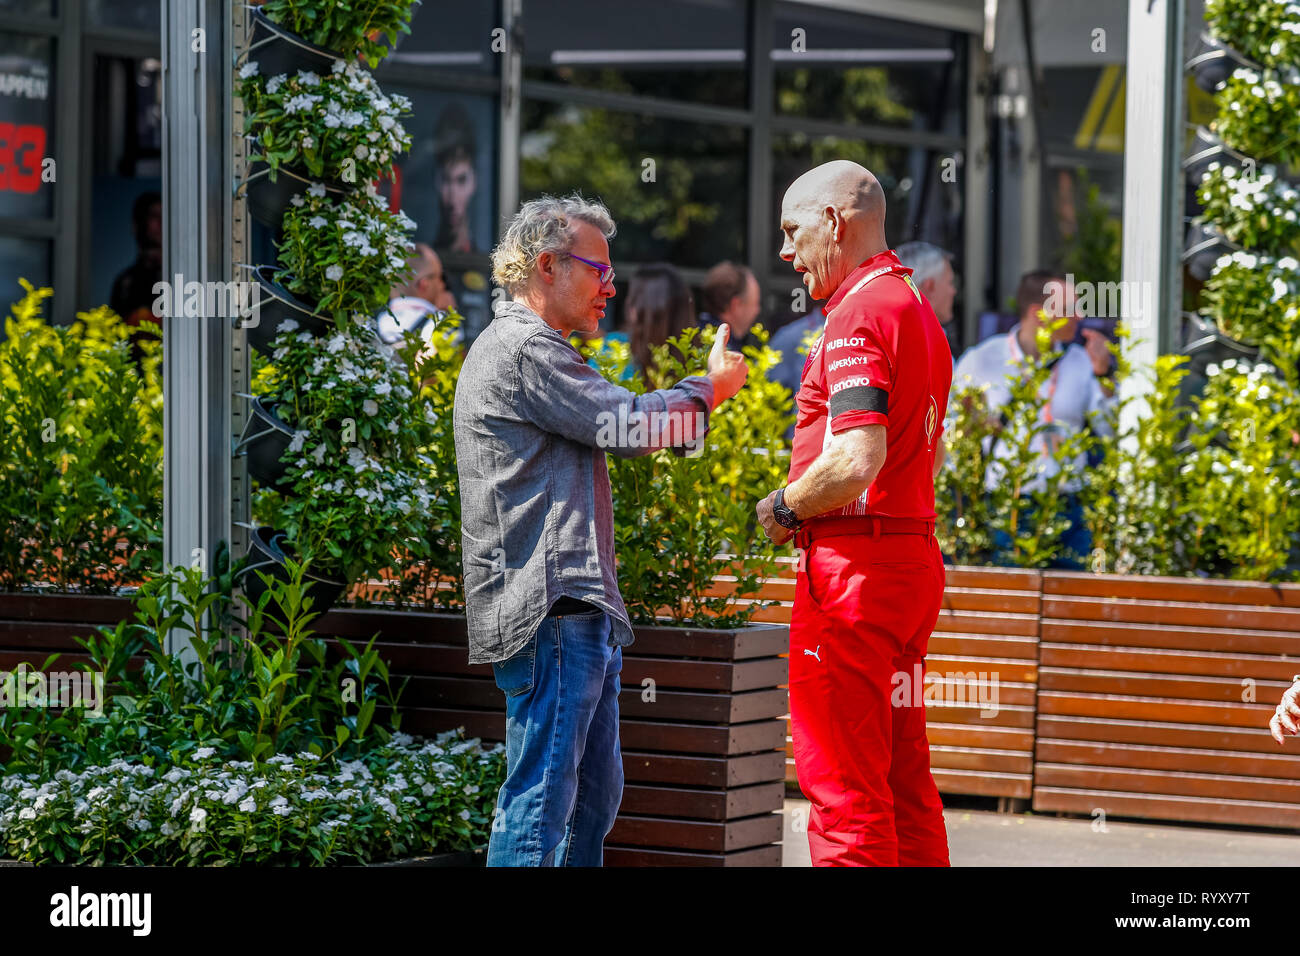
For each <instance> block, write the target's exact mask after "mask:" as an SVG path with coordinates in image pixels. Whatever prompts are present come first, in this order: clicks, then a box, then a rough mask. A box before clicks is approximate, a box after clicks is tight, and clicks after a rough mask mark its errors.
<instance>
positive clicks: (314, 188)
mask: <svg viewBox="0 0 1300 956" xmlns="http://www.w3.org/2000/svg"><path fill="white" fill-rule="evenodd" d="M307 194H308V195H310V196H315V197H316V198H317V199H324V198H325V184H324V183H312V184H311V185H310V186H308V187H307Z"/></svg>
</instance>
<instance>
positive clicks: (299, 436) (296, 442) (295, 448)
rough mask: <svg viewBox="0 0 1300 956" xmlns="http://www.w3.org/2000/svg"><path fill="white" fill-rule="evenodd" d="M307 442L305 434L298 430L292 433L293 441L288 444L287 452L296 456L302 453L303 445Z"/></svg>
mask: <svg viewBox="0 0 1300 956" xmlns="http://www.w3.org/2000/svg"><path fill="white" fill-rule="evenodd" d="M306 441H307V433H306V432H305V431H302V430H299V431H295V432H294V433H293V441H291V442H289V451H290V452H292V453H293V454H295V455H296V454H297V453H298V452H300V451H302V446H303V444H304V443H305V442H306Z"/></svg>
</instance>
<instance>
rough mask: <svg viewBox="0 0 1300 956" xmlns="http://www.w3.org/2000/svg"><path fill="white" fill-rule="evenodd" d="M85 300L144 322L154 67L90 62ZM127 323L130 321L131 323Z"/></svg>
mask: <svg viewBox="0 0 1300 956" xmlns="http://www.w3.org/2000/svg"><path fill="white" fill-rule="evenodd" d="M94 71H95V72H94V77H95V82H94V85H93V97H94V108H93V112H92V115H93V122H94V128H93V130H94V138H93V142H94V143H95V149H94V150H93V151H92V154H91V155H92V157H93V160H92V167H91V169H92V179H91V189H90V197H91V231H90V243H89V248H90V270H89V271H90V276H89V286H88V289H87V294H88V295H89V297H90V301H89V302H86V303H80V304H81V305H83V306H85V305H90V306H94V305H99V304H102V303H110V304H112V305H113V307H114V309H115V310H117V311H118V313H119V314H120V315H122V316H123V318H125V319H127V320H128V321H131V322H132V324H135V322H139V321H148V320H149V316H148V311H149V307H150V306H151V305H152V302H153V298H154V296H153V291H152V290H153V283H154V282H158V281H161V279H162V220H161V210H162V199H161V192H162V153H161V150H162V72H161V71H162V63H161V61H160V60H158V59H157V58H156V57H145V58H141V59H131V58H126V57H107V56H100V57H96V58H95V65H94ZM133 320H134V321H133Z"/></svg>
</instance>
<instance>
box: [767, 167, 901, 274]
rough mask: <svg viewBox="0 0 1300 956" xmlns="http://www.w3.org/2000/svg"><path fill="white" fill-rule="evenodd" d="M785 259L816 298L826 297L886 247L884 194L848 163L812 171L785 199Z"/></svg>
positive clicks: (863, 170)
mask: <svg viewBox="0 0 1300 956" xmlns="http://www.w3.org/2000/svg"><path fill="white" fill-rule="evenodd" d="M781 231H782V233H783V235H784V242H783V243H782V246H781V258H782V259H785V260H786V261H787V262H792V263H793V264H794V267H795V270H796V271H797V272H800V273H804V274H805V276H806V278H805V279H804V282H805V284H807V285H808V287H809V293H810V294H811V295H812V297H813V298H814V299H817V300H822V299H827V298H829V297H830V296H831V295H833V294H834V292H835V289H836V288H838V287H839V285H840V283H841V282H843V281H844V279H845V278H846V277H847V276H848V275H849V273H850V272H852V271H853V270H854V269H856V268H857V267H858V266H859V265H861V264H862V263H863V262H864V261H865V260H867V259H869V258H871V256H874V255H876V254H877V253H880V252H884V251H885V250H886V249H888V248H889V247H888V245H887V243H886V242H885V192H884V190H883V189H881V187H880V181H879V180H877V179H876V177H875V176H873V175H872V174H871V172H870V171H869V170H867V169H866V168H864V167H862V166H860V165H858V164H857V163H854V162H851V161H849V160H847V159H837V160H834V161H832V162H829V163H824V164H823V165H821V166H818V167H816V168H815V169H810V170H809V171H808V172H806V173H804V174H803V175H802V176H800V177H799V178H798V179H796V180H795V181H794V182H793V183H792V184H791V185H790V188H789V189H787V190H786V193H785V197H784V198H783V199H782V201H781Z"/></svg>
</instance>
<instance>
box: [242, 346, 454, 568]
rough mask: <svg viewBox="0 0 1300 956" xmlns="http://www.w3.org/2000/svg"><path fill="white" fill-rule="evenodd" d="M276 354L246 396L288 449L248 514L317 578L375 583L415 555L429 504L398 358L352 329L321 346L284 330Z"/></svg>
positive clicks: (418, 431)
mask: <svg viewBox="0 0 1300 956" xmlns="http://www.w3.org/2000/svg"><path fill="white" fill-rule="evenodd" d="M277 344H278V347H277V348H276V350H275V352H274V353H273V355H272V356H271V360H270V361H265V360H259V361H258V363H257V371H256V374H255V382H254V390H255V392H256V393H257V394H258V395H259V396H260V397H261V399H262V401H263V403H265V404H271V405H273V406H275V407H276V408H277V414H278V415H279V417H280V419H281V420H282V421H283V423H284V426H285V428H286V429H291V430H292V438H290V439H289V441H288V442H287V443H286V445H285V452H286V455H287V456H288V457H287V458H286V459H285V460H284V465H285V470H284V477H283V479H282V480H281V482H280V483H279V484H278V485H277V486H275V487H263V488H261V489H259V490H258V492H257V493H256V496H255V499H254V515H255V517H256V519H257V521H258V522H259V523H260V524H261V525H262V526H264V527H267V528H274V529H275V530H276V531H278V532H281V533H283V535H284V536H285V539H286V540H287V541H289V542H292V546H293V548H294V549H295V550H296V551H297V553H298V554H299V556H300V557H301V558H303V559H306V560H310V561H311V563H312V566H313V567H314V568H315V569H316V571H317V573H323V574H326V575H328V576H330V577H332V578H335V579H337V580H339V581H342V582H346V581H351V580H356V579H358V578H360V579H366V578H368V577H370V576H374V575H377V574H380V573H381V572H383V571H384V570H385V569H387V568H388V567H389V566H390V565H391V563H392V561H393V556H394V554H395V553H396V552H398V551H400V550H401V549H403V548H415V549H416V550H419V544H418V543H419V542H420V541H423V540H424V537H425V534H426V530H427V529H426V525H425V522H426V521H427V520H428V518H429V510H430V506H431V502H432V500H433V499H434V497H435V492H434V491H433V490H432V489H431V488H430V485H429V482H428V473H429V466H428V462H427V461H426V460H425V458H424V456H423V452H422V449H423V448H424V447H425V446H426V445H428V444H430V443H431V442H432V427H433V422H432V418H433V414H432V412H430V411H428V410H427V409H424V408H422V407H421V404H420V402H419V399H418V397H417V392H418V390H419V387H420V383H419V381H418V379H417V378H416V375H417V371H416V370H413V369H412V368H411V367H410V365H408V364H407V359H408V358H409V352H405V353H402V352H394V351H392V350H390V349H388V348H387V347H385V346H383V345H382V344H381V343H379V342H378V340H377V339H376V338H375V336H374V333H373V332H370V331H367V330H360V329H357V330H353V329H345V330H344V331H340V332H336V333H335V334H334V335H333V336H331V337H329V338H327V339H322V338H316V337H314V336H312V335H311V334H310V333H307V332H300V333H297V334H295V333H294V332H293V330H292V329H287V330H286V331H285V333H283V334H282V335H281V337H280V339H278V340H277ZM411 347H414V346H411ZM404 356H405V357H404ZM259 536H264V535H259ZM283 548H284V546H283V545H281V546H280V550H281V551H283ZM262 558H263V559H266V560H273V559H274V558H275V554H274V552H271V553H268V554H263V555H262ZM340 591H341V588H340Z"/></svg>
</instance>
